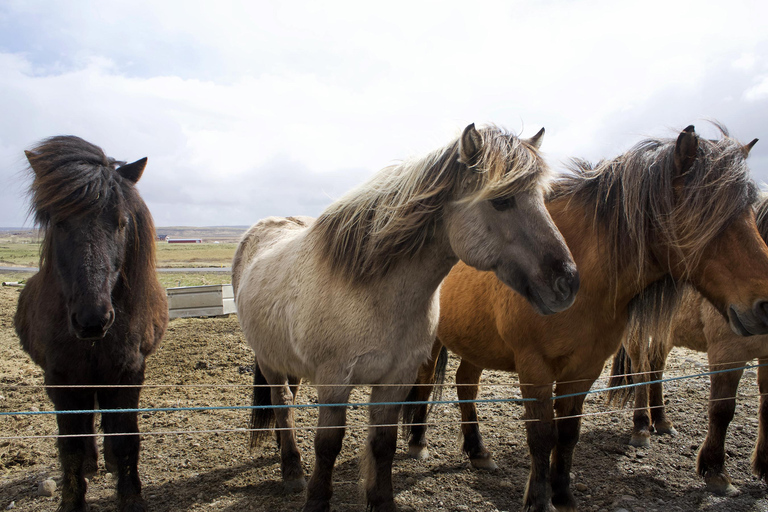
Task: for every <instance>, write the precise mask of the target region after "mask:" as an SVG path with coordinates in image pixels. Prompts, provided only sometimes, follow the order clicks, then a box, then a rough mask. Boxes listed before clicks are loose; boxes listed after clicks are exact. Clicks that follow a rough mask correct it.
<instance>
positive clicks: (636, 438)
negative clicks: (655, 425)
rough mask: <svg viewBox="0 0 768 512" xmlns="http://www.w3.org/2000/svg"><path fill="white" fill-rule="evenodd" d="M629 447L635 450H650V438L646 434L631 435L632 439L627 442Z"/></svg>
mask: <svg viewBox="0 0 768 512" xmlns="http://www.w3.org/2000/svg"><path fill="white" fill-rule="evenodd" d="M629 445H630V446H634V447H636V448H650V447H651V436H650V434H649V433H647V432H642V433H639V434H632V438H631V439H630V440H629Z"/></svg>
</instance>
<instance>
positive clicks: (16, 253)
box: [0, 242, 40, 267]
mask: <svg viewBox="0 0 768 512" xmlns="http://www.w3.org/2000/svg"><path fill="white" fill-rule="evenodd" d="M39 261H40V244H38V243H11V242H0V266H3V267H14V266H15V267H36V266H37V264H38V262H39Z"/></svg>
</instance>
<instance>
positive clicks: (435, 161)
mask: <svg viewBox="0 0 768 512" xmlns="http://www.w3.org/2000/svg"><path fill="white" fill-rule="evenodd" d="M478 132H479V133H480V135H481V137H482V146H481V148H480V151H479V152H478V154H477V155H475V156H474V157H473V158H472V160H471V161H470V162H469V163H468V164H465V163H461V162H460V161H459V140H458V139H456V140H454V141H452V142H451V143H450V144H448V145H447V146H445V147H443V148H440V149H438V150H436V151H433V152H431V153H429V154H428V155H426V156H425V157H422V158H417V159H411V160H407V161H404V162H402V163H400V164H398V165H393V166H390V167H385V168H384V169H382V170H381V171H379V172H378V173H377V174H376V175H375V176H374V177H373V178H372V179H370V180H369V181H368V182H367V183H365V184H363V185H362V186H360V187H358V188H357V189H355V190H353V191H352V192H350V193H349V194H347V195H346V196H345V197H343V198H341V199H339V200H338V201H336V202H335V203H333V204H332V205H331V206H329V207H328V208H327V209H326V210H325V211H324V212H323V213H322V214H321V215H320V217H319V218H318V219H317V222H316V223H315V224H314V225H313V226H312V232H313V234H314V235H316V236H317V237H318V239H319V240H320V244H321V250H322V253H323V256H324V257H325V258H326V260H327V261H328V263H329V264H330V265H331V267H332V268H333V269H334V270H336V271H338V272H340V273H342V274H344V275H347V276H350V277H352V278H353V279H358V280H365V279H368V278H373V277H381V276H383V275H385V274H386V273H387V271H388V270H389V269H390V267H391V266H392V264H393V263H394V262H395V261H397V260H398V259H400V258H403V257H412V256H414V255H415V254H416V253H417V252H418V251H419V250H420V249H421V248H422V247H423V246H424V244H425V243H426V242H427V241H428V240H429V239H430V237H431V236H432V234H433V232H434V229H435V226H436V224H437V223H438V222H439V220H440V216H441V212H442V206H443V205H444V204H445V203H446V202H448V201H451V200H462V201H480V200H487V199H495V198H501V197H508V196H511V195H514V194H517V193H520V192H523V191H528V190H533V189H537V188H543V187H545V186H546V183H547V178H548V176H549V169H548V167H547V165H546V163H545V162H544V160H543V159H542V158H541V156H540V155H539V154H538V152H537V151H536V149H535V148H534V147H533V146H532V145H530V144H528V143H527V142H526V141H523V140H521V139H519V138H517V137H516V136H515V135H514V134H511V133H509V132H506V131H504V130H503V129H501V128H498V127H495V126H487V127H484V128H481V129H479V130H478Z"/></svg>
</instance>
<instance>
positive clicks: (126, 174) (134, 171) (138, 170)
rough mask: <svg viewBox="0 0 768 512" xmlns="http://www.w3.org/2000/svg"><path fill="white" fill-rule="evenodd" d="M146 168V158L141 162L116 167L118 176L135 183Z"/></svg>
mask: <svg viewBox="0 0 768 512" xmlns="http://www.w3.org/2000/svg"><path fill="white" fill-rule="evenodd" d="M146 166H147V157H144V158H142V159H141V160H136V161H135V162H133V163H132V164H125V165H123V166H122V167H118V168H117V172H119V173H120V176H122V177H123V178H125V179H127V180H129V181H132V182H133V183H136V182H137V181H139V178H141V175H142V173H143V172H144V168H145V167H146Z"/></svg>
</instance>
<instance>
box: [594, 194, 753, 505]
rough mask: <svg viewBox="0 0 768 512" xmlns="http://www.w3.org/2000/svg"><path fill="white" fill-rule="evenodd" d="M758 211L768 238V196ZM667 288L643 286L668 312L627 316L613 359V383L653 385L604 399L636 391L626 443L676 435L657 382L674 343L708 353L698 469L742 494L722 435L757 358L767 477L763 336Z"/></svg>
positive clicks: (716, 488) (695, 296)
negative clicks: (705, 424)
mask: <svg viewBox="0 0 768 512" xmlns="http://www.w3.org/2000/svg"><path fill="white" fill-rule="evenodd" d="M756 215H757V227H758V230H759V231H760V235H761V236H762V237H763V240H768V197H764V198H763V199H762V200H761V201H760V203H759V204H758V206H757V208H756ZM668 291H669V290H665V289H664V288H656V287H654V289H652V290H648V292H652V293H656V294H657V297H658V298H657V300H659V301H660V305H661V306H662V307H664V308H665V309H664V311H665V312H667V313H668V314H666V315H663V316H662V317H661V318H658V319H656V321H655V322H654V321H650V322H649V321H648V319H647V318H643V316H642V315H632V314H630V321H629V326H628V328H627V334H626V337H625V339H624V342H623V346H622V349H621V350H619V352H618V353H617V354H616V356H615V357H614V360H613V368H612V371H611V373H612V375H611V385H612V386H620V385H625V384H629V383H635V382H638V383H642V382H649V381H651V382H650V383H649V385H647V386H640V385H638V386H634V387H626V388H621V389H617V390H614V391H612V392H611V393H610V394H609V399H612V400H615V401H620V402H623V403H626V402H627V401H629V399H630V398H631V397H632V395H633V394H634V395H635V410H634V415H633V422H634V427H633V429H632V437H631V439H630V442H629V444H631V445H633V446H640V447H648V446H650V444H651V442H650V437H651V432H652V431H655V432H656V433H657V434H674V433H675V428H674V426H673V425H672V422H671V421H669V419H668V418H667V415H666V411H665V408H664V388H663V384H662V383H661V382H659V381H660V380H661V379H662V378H663V376H664V367H665V365H666V361H667V356H668V355H669V352H670V351H671V350H672V348H673V347H686V348H689V349H691V350H696V351H698V352H706V353H707V358H708V360H709V367H710V370H712V371H714V372H716V373H712V374H711V375H710V377H709V378H710V384H711V385H710V393H709V398H710V402H709V428H708V430H707V437H706V439H705V440H704V443H702V445H701V448H700V449H699V455H698V457H697V460H696V471H697V472H698V474H699V475H701V476H702V477H703V478H704V481H705V482H706V484H707V488H708V489H709V490H710V491H712V492H714V493H717V494H724V495H727V496H733V495H735V494H738V492H739V491H738V489H736V487H735V486H734V485H733V484H732V483H731V478H730V476H729V475H728V471H727V470H726V469H725V435H726V432H727V430H728V425H729V424H730V423H731V420H732V419H733V415H734V411H735V409H736V392H737V390H738V387H739V381H740V380H741V376H742V374H743V372H744V370H743V368H744V367H745V366H746V365H747V364H748V363H749V362H750V361H752V360H754V359H757V360H758V363H759V365H760V366H758V368H757V384H758V388H759V389H760V412H759V413H758V436H757V440H756V443H755V449H754V451H753V452H752V461H751V462H752V471H753V473H754V474H755V475H757V476H758V477H759V478H761V479H763V480H766V481H768V336H753V337H751V338H749V339H747V340H745V339H744V338H742V337H741V336H739V335H738V334H737V333H735V332H734V331H733V329H731V326H730V325H729V323H728V321H727V320H726V318H725V317H723V315H722V314H720V312H719V311H718V310H717V308H715V307H714V306H713V305H712V304H710V303H709V301H708V300H707V299H705V298H704V297H703V296H702V295H701V294H700V293H698V292H696V290H694V289H693V288H691V287H687V286H686V287H685V288H684V290H682V292H677V293H673V294H672V296H666V297H665V296H664V295H663V294H664V293H665V292H666V293H667V295H669V293H668ZM672 291H673V292H674V290H672ZM642 340H645V341H644V342H643V341H642ZM630 356H631V357H630ZM633 372H639V373H637V374H633ZM649 401H650V404H649ZM649 405H650V414H649Z"/></svg>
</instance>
